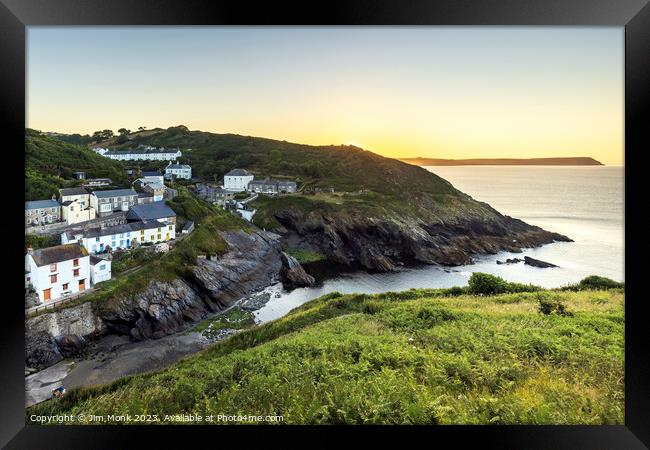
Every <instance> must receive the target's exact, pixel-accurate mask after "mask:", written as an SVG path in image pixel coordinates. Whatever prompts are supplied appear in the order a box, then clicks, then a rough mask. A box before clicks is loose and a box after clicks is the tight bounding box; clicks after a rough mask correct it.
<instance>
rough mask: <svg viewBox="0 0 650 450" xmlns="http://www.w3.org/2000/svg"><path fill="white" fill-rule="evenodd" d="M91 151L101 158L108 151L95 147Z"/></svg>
mask: <svg viewBox="0 0 650 450" xmlns="http://www.w3.org/2000/svg"><path fill="white" fill-rule="evenodd" d="M92 151H93V152H95V153H97V154H98V155H102V156H103V155H104V154H105V153H106V152H107V151H108V149H107V148H104V147H95V148H93V149H92Z"/></svg>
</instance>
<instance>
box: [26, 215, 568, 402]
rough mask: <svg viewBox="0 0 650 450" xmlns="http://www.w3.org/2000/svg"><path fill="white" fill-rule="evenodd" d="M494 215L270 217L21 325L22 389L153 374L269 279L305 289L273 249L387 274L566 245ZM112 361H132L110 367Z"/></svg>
mask: <svg viewBox="0 0 650 450" xmlns="http://www.w3.org/2000/svg"><path fill="white" fill-rule="evenodd" d="M499 217H500V218H499V219H498V220H496V221H488V222H478V221H458V222H456V223H454V224H446V225H443V224H435V225H432V224H423V223H421V222H419V223H407V222H399V221H393V220H375V219H371V218H365V219H361V218H350V217H348V218H346V219H342V218H340V217H330V216H327V215H324V214H307V215H306V216H301V215H296V214H294V213H289V212H286V211H283V212H280V213H279V214H278V215H277V218H278V221H279V222H280V223H281V224H282V228H281V229H280V230H279V234H277V233H272V232H267V231H259V230H258V231H255V232H252V233H246V232H244V231H238V232H228V233H221V234H222V236H223V237H224V239H225V240H226V241H227V243H228V246H229V249H230V250H229V252H228V253H226V254H225V255H222V256H221V257H219V258H212V259H207V258H200V259H198V260H197V264H196V265H195V266H193V267H192V268H191V270H190V271H188V274H187V275H185V276H183V277H179V278H177V279H174V280H171V281H159V280H156V281H151V282H150V283H149V285H148V286H147V287H146V288H145V289H144V290H143V291H141V292H137V293H133V294H130V295H123V296H120V297H116V298H112V299H111V300H110V301H109V302H102V303H101V304H99V305H97V304H93V303H91V302H87V303H82V304H80V305H77V306H73V307H70V308H63V309H60V310H57V311H52V312H47V313H44V314H42V315H39V316H36V317H34V318H29V319H27V320H26V359H25V362H26V367H27V368H29V372H30V373H31V372H33V371H34V370H38V371H40V372H36V373H32V374H31V375H29V377H28V378H30V379H31V380H33V382H32V386H34V385H39V382H38V380H39V379H43V378H44V379H46V380H47V379H48V376H47V373H48V369H46V368H48V367H51V368H52V369H50V370H49V372H56V373H58V374H59V376H58V377H54V378H58V379H59V380H63V379H68V381H66V383H68V382H70V383H72V384H70V386H71V387H74V386H76V385H88V384H89V383H92V379H93V378H92V377H90V378H88V380H86V381H82V378H83V376H82V375H80V374H81V373H83V372H79V369H76V370H75V373H76V374H77V375H75V376H76V377H77V378H72V379H70V378H69V375H68V373H67V372H66V373H65V376H64V377H63V378H61V377H60V376H61V374H62V372H61V370H60V367H59V366H61V365H66V364H69V362H70V360H71V358H77V361H78V362H77V364H79V365H78V366H77V367H84V368H85V369H84V370H86V371H87V373H93V374H95V375H93V376H94V377H99V378H97V382H102V383H103V382H108V381H106V380H107V379H108V378H110V376H109V374H111V373H113V374H119V375H120V376H124V375H128V374H130V373H138V372H142V371H145V370H153V369H152V368H158V367H159V366H160V364H170V363H171V362H173V361H175V360H177V359H178V358H180V357H182V356H184V355H187V354H191V353H195V352H196V351H198V350H200V349H201V348H203V347H205V345H208V344H209V342H210V341H211V340H212V339H207V338H206V337H205V336H203V335H201V334H200V333H198V334H197V333H189V335H192V336H194V340H192V339H189V338H187V337H185V338H181V337H179V336H187V335H188V333H187V330H188V329H190V328H191V327H192V326H194V325H195V324H196V323H198V322H200V321H201V320H203V319H205V318H206V317H209V316H212V315H215V314H217V313H220V312H223V311H224V310H226V309H228V308H230V307H232V306H233V305H234V304H235V303H238V305H237V307H238V308H240V309H241V310H243V311H255V310H257V309H260V308H261V307H263V306H264V305H265V304H266V303H267V302H268V301H269V299H270V294H269V293H268V292H264V289H265V288H267V287H268V286H270V285H272V284H274V283H277V282H279V281H282V283H283V285H284V286H285V288H287V289H293V288H295V287H300V286H308V285H311V284H313V283H314V281H315V280H314V277H313V276H311V275H310V274H309V273H307V272H306V271H305V270H304V268H303V267H302V266H301V265H300V263H299V262H298V261H297V260H296V259H295V258H293V257H292V256H290V255H288V254H286V253H284V252H283V251H282V248H283V247H284V246H287V245H289V246H292V247H296V248H301V249H305V250H310V251H318V252H321V253H323V254H324V255H326V256H327V258H328V260H329V261H331V262H332V263H335V264H339V265H341V266H347V267H358V268H361V269H365V270H369V271H380V272H387V271H394V270H397V269H398V268H399V267H400V266H403V265H411V264H423V263H425V264H435V265H443V266H455V265H462V264H468V263H471V262H472V256H473V255H476V254H495V253H497V252H499V251H511V252H520V251H521V249H522V248H529V247H536V246H539V245H542V244H547V243H551V242H555V241H571V240H570V239H569V238H567V237H566V236H562V235H559V234H556V233H551V232H548V231H545V230H542V229H541V228H539V227H534V226H531V225H528V224H526V223H524V222H522V221H520V220H517V219H512V218H510V217H507V216H500V215H499ZM234 332H236V331H235V330H219V333H217V334H215V336H214V337H215V338H216V339H221V338H225V337H228V336H229V335H231V334H232V333H234ZM116 339H117V341H115V340H116ZM112 341H115V342H119V343H120V345H118V346H113V347H111V346H110V345H109V347H110V348H111V349H112V350H110V351H109V352H108V353H107V352H104V356H102V351H101V349H100V350H98V347H97V346H99V347H102V346H104V345H106V342H109V343H110V342H112ZM175 341H178V342H177V344H175V345H178V349H176V350H175V349H173V348H172V347H170V346H167V345H164V344H165V342H175ZM190 341H191V342H190ZM156 342H158V344H156ZM136 348H141V349H146V348H148V349H149V350H150V351H153V350H152V349H154V348H156V349H157V350H156V351H154V352H153V353H152V355H151V358H153V359H151V358H144V359H143V361H141V362H136V359H137V358H132V357H131V356H125V355H136V354H140V353H139V352H140V350H137V349H136ZM120 349H121V350H120ZM106 354H108V355H109V356H108V357H107V356H106ZM154 354H157V355H158V356H157V357H155V356H154ZM165 355H166V356H165ZM102 358H104V360H102ZM120 358H121V359H123V360H124V361H132V362H131V363H128V362H127V363H124V362H123V363H120V364H118V363H117V362H114V361H116V360H117V359H120ZM150 359H151V361H149V360H150ZM154 360H156V361H157V362H153V361H154ZM107 361H113V362H112V363H110V364H112V366H111V367H113V368H112V369H111V370H110V371H107V372H106V374H107V375H106V377H102V376H100V375H98V373H99V372H98V371H99V370H107V369H106V368H107V367H108V366H107V365H106V364H108V363H107ZM147 361H149V363H151V364H149V363H147ZM169 361H171V362H169ZM156 364H158V366H156ZM118 367H119V368H121V369H118ZM43 369H45V370H46V371H43ZM41 372H43V373H41ZM127 372H128V373H127ZM26 373H27V369H26ZM111 376H112V375H111ZM115 376H117V375H115ZM107 377H108V378H107ZM50 378H51V377H50ZM114 379H116V378H114ZM71 380H72V381H71ZM109 381H112V379H111V380H109ZM34 383H35V384H34ZM40 385H41V388H37V389H36V390H38V389H41V391H42V386H43V383H40ZM45 385H47V383H45ZM39 392H40V391H39ZM39 401H40V400H39Z"/></svg>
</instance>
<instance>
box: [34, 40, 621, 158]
mask: <svg viewBox="0 0 650 450" xmlns="http://www.w3.org/2000/svg"><path fill="white" fill-rule="evenodd" d="M623 38H624V31H623V28H611V27H594V28H591V27H576V28H567V27H355V28H343V27H312V28H310V27H30V28H29V29H28V33H27V52H28V53H27V118H26V121H27V126H28V127H30V128H36V129H39V130H42V131H59V132H65V133H81V134H85V133H92V132H93V131H96V130H101V129H106V128H109V129H112V130H114V131H116V130H117V129H118V128H122V127H125V128H129V129H131V130H136V129H137V128H138V127H139V126H146V127H148V128H154V127H163V128H166V127H169V126H174V125H180V124H183V125H186V126H187V127H189V128H190V129H198V130H203V131H213V132H217V133H237V134H244V135H252V136H263V137H269V138H275V139H284V140H287V141H292V142H300V143H305V144H354V145H358V146H360V147H363V148H365V149H368V150H371V151H374V152H377V153H379V154H382V155H385V156H390V157H416V156H422V157H432V158H457V159H458V158H482V157H491V158H499V157H503V158H507V157H520V158H528V157H551V156H591V157H594V158H596V159H598V160H600V161H601V162H603V163H605V164H622V162H623V129H624V128H623V69H624V67H623Z"/></svg>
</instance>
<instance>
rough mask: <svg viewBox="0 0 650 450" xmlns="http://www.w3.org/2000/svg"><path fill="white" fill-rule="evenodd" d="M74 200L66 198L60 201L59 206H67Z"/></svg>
mask: <svg viewBox="0 0 650 450" xmlns="http://www.w3.org/2000/svg"><path fill="white" fill-rule="evenodd" d="M73 203H74V202H73V201H72V200H66V201H65V202H63V203H61V206H68V205H72V204H73Z"/></svg>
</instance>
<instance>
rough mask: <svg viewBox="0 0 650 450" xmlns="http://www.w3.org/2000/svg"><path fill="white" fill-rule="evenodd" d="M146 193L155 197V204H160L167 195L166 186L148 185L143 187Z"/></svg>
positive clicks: (156, 183)
mask: <svg viewBox="0 0 650 450" xmlns="http://www.w3.org/2000/svg"><path fill="white" fill-rule="evenodd" d="M142 190H144V192H146V193H148V194H151V195H152V196H153V201H154V202H159V201H161V200H162V199H163V196H164V194H165V185H164V184H162V183H159V182H157V181H156V182H153V183H147V184H145V185H144V186H143V187H142Z"/></svg>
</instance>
